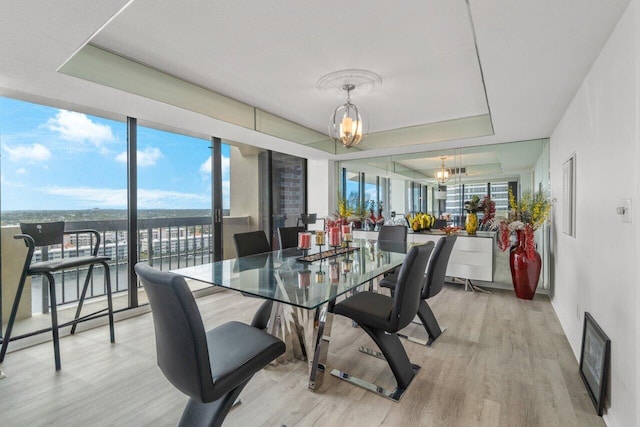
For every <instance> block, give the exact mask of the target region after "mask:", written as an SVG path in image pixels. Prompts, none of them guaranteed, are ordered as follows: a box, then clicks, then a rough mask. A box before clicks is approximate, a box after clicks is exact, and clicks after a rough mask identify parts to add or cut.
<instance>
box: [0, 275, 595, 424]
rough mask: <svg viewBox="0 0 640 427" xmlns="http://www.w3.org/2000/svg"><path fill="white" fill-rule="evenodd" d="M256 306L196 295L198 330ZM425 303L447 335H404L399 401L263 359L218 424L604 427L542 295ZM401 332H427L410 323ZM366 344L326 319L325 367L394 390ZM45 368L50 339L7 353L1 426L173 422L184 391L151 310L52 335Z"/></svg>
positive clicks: (231, 295) (450, 293) (453, 294)
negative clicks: (407, 381)
mask: <svg viewBox="0 0 640 427" xmlns="http://www.w3.org/2000/svg"><path fill="white" fill-rule="evenodd" d="M259 303H260V301H259V300H257V299H254V298H245V297H242V296H241V295H240V294H238V293H235V292H230V291H227V292H220V293H216V294H214V295H210V296H206V297H203V298H200V299H198V305H199V307H200V310H201V311H202V315H203V319H204V322H205V325H206V327H207V328H211V327H214V326H216V325H218V324H220V323H223V322H224V321H227V320H240V321H244V322H248V321H249V320H250V319H251V316H252V314H253V311H254V310H255V309H256V308H257V306H258V305H259ZM430 305H431V306H432V307H433V310H434V312H435V314H436V317H437V318H438V320H439V321H440V323H441V325H443V326H446V327H447V330H446V332H445V333H444V335H442V336H441V337H440V339H439V340H438V341H437V342H436V344H435V345H434V346H433V347H432V348H427V347H422V346H420V345H417V344H413V343H410V342H406V341H404V344H405V348H406V349H407V352H408V354H409V357H410V358H411V360H412V362H414V363H417V364H419V365H420V366H422V370H421V371H420V372H419V374H418V375H417V377H416V378H415V379H414V381H413V383H412V384H411V386H410V388H409V390H408V391H407V392H406V393H405V396H404V397H403V399H402V400H401V402H400V403H394V402H392V401H389V400H387V399H384V398H381V397H378V396H376V395H374V394H372V393H369V392H367V391H365V390H362V389H360V388H357V387H354V386H352V385H350V384H347V383H345V382H343V381H341V380H339V379H337V378H334V377H332V376H331V375H329V374H328V373H327V374H325V379H324V385H323V387H322V388H321V389H320V391H319V392H317V393H313V392H311V391H308V390H307V365H306V363H303V362H294V363H287V364H282V365H278V366H270V367H268V368H267V369H265V370H263V371H261V372H260V373H258V374H257V375H256V376H255V377H254V378H253V380H252V381H251V382H250V383H249V385H248V386H247V387H246V388H245V390H244V392H243V394H242V395H241V398H242V401H243V404H242V405H240V406H239V407H238V408H237V409H235V410H233V411H232V412H231V414H230V415H229V416H228V417H227V420H226V423H225V425H226V426H281V425H287V426H289V427H291V426H403V427H404V426H504V427H514V426H563V427H569V426H579V427H584V426H604V423H603V422H602V419H601V418H599V417H598V416H596V415H595V410H594V408H593V405H592V404H591V401H590V400H589V397H588V395H587V393H586V391H585V388H584V385H583V384H582V381H581V379H580V377H579V375H578V364H577V362H576V360H575V357H574V356H573V353H572V352H571V350H570V348H569V343H568V342H567V339H566V337H565V336H564V335H563V333H562V329H561V327H560V325H559V323H558V320H557V318H556V316H555V314H554V312H553V309H552V307H551V304H550V303H549V300H548V298H547V297H546V296H537V297H536V298H535V299H534V300H533V301H521V300H518V299H517V298H516V297H515V296H514V294H513V292H511V291H500V290H494V291H493V294H491V295H486V294H481V293H470V292H464V290H463V289H462V287H461V286H459V285H447V286H445V289H444V290H443V291H442V292H441V293H440V295H438V296H436V297H435V298H433V299H432V300H430ZM407 331H408V332H411V333H413V334H415V335H416V336H420V337H425V332H424V330H423V329H421V327H419V326H410V327H409V328H407ZM360 345H367V346H369V347H371V348H375V346H374V344H373V342H372V341H371V340H370V339H369V338H368V337H367V336H366V334H364V333H363V332H362V331H361V330H360V329H357V328H352V327H351V322H350V321H349V320H348V319H345V318H342V317H340V316H336V317H335V319H334V325H333V330H332V336H331V346H330V348H329V357H328V364H329V369H332V368H339V369H343V370H345V371H347V372H349V373H351V374H353V375H355V376H359V377H361V378H364V379H367V380H370V381H374V382H376V383H378V384H380V385H383V386H387V387H390V388H391V387H393V385H394V380H393V376H392V374H391V372H390V370H389V368H388V366H387V365H386V363H385V362H384V361H382V360H379V359H375V358H373V357H370V356H366V355H364V354H362V353H359V352H358V351H357V348H358V347H359V346H360ZM61 351H62V370H61V371H60V372H58V373H56V372H55V370H54V367H53V350H52V345H51V344H50V343H45V344H40V345H37V346H34V347H30V348H26V349H22V350H18V351H14V352H11V353H8V355H7V357H6V359H5V362H4V364H3V366H2V369H3V371H4V372H5V374H6V375H7V378H5V379H3V380H0V425H1V426H3V427H9V426H11V427H12V426H42V425H53V426H174V425H176V423H177V421H178V419H179V418H180V414H181V413H182V409H183V407H184V405H185V403H186V400H187V399H186V397H185V396H184V395H182V394H181V393H180V392H178V391H176V390H175V389H174V388H173V387H172V386H171V385H170V384H169V383H168V382H167V381H166V380H165V379H164V377H163V375H162V373H161V372H160V370H159V369H158V368H157V366H156V361H155V341H154V335H153V325H152V320H151V315H150V314H144V315H141V316H138V317H135V318H131V319H127V320H124V321H121V322H118V323H116V344H114V345H111V344H110V343H109V339H108V329H107V328H106V327H99V328H95V329H91V330H87V331H83V332H82V333H79V334H76V335H75V336H69V337H65V338H63V339H62V340H61Z"/></svg>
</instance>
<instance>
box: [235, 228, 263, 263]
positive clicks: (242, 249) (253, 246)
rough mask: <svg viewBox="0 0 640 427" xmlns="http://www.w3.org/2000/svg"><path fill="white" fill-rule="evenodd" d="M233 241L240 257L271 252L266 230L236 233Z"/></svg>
mask: <svg viewBox="0 0 640 427" xmlns="http://www.w3.org/2000/svg"><path fill="white" fill-rule="evenodd" d="M233 243H234V245H235V246H236V254H237V256H238V257H243V256H249V255H255V254H260V253H263V252H271V245H270V244H269V240H268V239H267V235H266V234H265V233H264V230H257V231H249V232H248V233H237V234H234V235H233Z"/></svg>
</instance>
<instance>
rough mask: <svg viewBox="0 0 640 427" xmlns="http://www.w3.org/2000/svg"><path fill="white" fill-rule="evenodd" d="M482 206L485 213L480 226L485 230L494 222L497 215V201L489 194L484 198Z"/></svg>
mask: <svg viewBox="0 0 640 427" xmlns="http://www.w3.org/2000/svg"><path fill="white" fill-rule="evenodd" d="M480 208H481V209H482V213H483V215H482V221H481V222H480V228H481V229H482V230H485V229H486V228H487V227H488V226H489V225H490V224H491V223H492V222H493V218H495V216H496V202H494V201H493V200H491V197H490V196H489V195H488V194H487V195H485V196H484V198H483V199H482V203H481V204H480Z"/></svg>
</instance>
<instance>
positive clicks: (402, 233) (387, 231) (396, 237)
mask: <svg viewBox="0 0 640 427" xmlns="http://www.w3.org/2000/svg"><path fill="white" fill-rule="evenodd" d="M378 240H384V241H387V242H406V241H407V227H405V226H404V225H383V226H382V227H380V230H379V231H378Z"/></svg>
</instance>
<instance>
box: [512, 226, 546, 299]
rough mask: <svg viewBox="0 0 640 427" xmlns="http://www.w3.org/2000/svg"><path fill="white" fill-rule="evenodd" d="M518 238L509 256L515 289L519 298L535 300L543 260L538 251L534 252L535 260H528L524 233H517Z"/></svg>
mask: <svg viewBox="0 0 640 427" xmlns="http://www.w3.org/2000/svg"><path fill="white" fill-rule="evenodd" d="M516 236H517V238H518V241H517V243H516V247H515V249H513V250H512V251H511V254H510V255H509V266H510V267H511V281H512V282H513V289H514V291H515V292H516V296H517V297H518V298H521V299H533V296H534V295H535V293H536V288H537V287H538V279H539V278H540V269H541V267H542V259H541V258H540V254H539V253H538V252H537V251H535V252H534V257H533V259H529V258H527V251H526V250H525V236H524V231H520V230H518V231H516Z"/></svg>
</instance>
